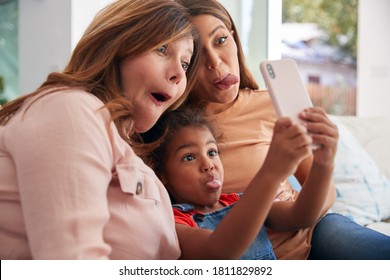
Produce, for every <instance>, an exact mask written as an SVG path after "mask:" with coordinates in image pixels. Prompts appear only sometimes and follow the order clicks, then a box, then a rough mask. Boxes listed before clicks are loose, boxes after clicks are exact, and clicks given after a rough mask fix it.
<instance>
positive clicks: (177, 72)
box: [168, 61, 186, 84]
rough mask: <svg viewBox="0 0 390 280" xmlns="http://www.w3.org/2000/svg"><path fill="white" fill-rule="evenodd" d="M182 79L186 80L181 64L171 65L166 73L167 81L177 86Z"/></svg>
mask: <svg viewBox="0 0 390 280" xmlns="http://www.w3.org/2000/svg"><path fill="white" fill-rule="evenodd" d="M184 78H186V75H185V71H184V69H183V66H182V64H181V61H180V62H179V63H177V62H175V63H172V65H171V67H170V69H169V72H168V79H169V81H170V82H172V83H175V84H178V83H180V82H181V81H182V80H183V79H184Z"/></svg>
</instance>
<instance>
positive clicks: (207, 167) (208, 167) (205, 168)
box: [201, 159, 214, 172]
mask: <svg viewBox="0 0 390 280" xmlns="http://www.w3.org/2000/svg"><path fill="white" fill-rule="evenodd" d="M213 170H214V165H213V163H212V162H211V161H210V160H209V159H205V160H204V161H203V163H202V166H201V171H202V172H211V171H213Z"/></svg>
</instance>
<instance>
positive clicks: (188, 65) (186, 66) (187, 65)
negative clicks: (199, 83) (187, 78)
mask: <svg viewBox="0 0 390 280" xmlns="http://www.w3.org/2000/svg"><path fill="white" fill-rule="evenodd" d="M181 67H183V69H184V71H187V70H188V68H189V67H190V64H189V63H188V62H186V61H184V62H182V63H181Z"/></svg>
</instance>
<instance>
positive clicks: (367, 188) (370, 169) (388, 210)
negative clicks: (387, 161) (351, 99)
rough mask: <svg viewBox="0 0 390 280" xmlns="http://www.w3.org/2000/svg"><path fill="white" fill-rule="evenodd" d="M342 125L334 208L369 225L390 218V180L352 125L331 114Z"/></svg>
mask: <svg viewBox="0 0 390 280" xmlns="http://www.w3.org/2000/svg"><path fill="white" fill-rule="evenodd" d="M331 119H332V121H333V122H334V123H335V124H336V125H337V126H338V128H339V135H340V138H339V144H338V151H337V154H336V159H335V170H334V182H335V185H336V191H337V199H336V202H335V204H334V205H333V207H332V211H334V212H336V213H340V214H343V215H345V216H347V217H349V218H351V219H352V220H354V221H355V222H357V223H359V224H362V225H367V224H370V223H374V222H377V221H381V220H384V219H387V218H389V217H390V182H389V180H388V179H387V178H386V177H385V176H384V175H383V173H381V171H380V170H379V168H378V166H377V164H376V163H375V161H374V160H373V159H372V158H371V157H370V155H369V154H368V153H367V152H366V150H365V149H364V148H363V147H362V145H361V144H360V143H359V142H358V141H357V139H356V138H355V137H354V136H353V134H352V133H351V132H350V131H349V129H348V127H347V126H346V125H345V124H344V123H343V122H342V121H340V120H339V119H338V118H337V117H334V116H333V117H331Z"/></svg>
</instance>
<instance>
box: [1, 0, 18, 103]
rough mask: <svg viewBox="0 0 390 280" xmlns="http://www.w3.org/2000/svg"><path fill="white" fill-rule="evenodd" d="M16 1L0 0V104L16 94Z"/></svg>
mask: <svg viewBox="0 0 390 280" xmlns="http://www.w3.org/2000/svg"><path fill="white" fill-rule="evenodd" d="M17 44H18V0H0V61H1V63H0V103H1V104H3V103H5V101H6V100H9V99H12V98H13V97H15V96H17V94H18V47H17V46H18V45H17Z"/></svg>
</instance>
